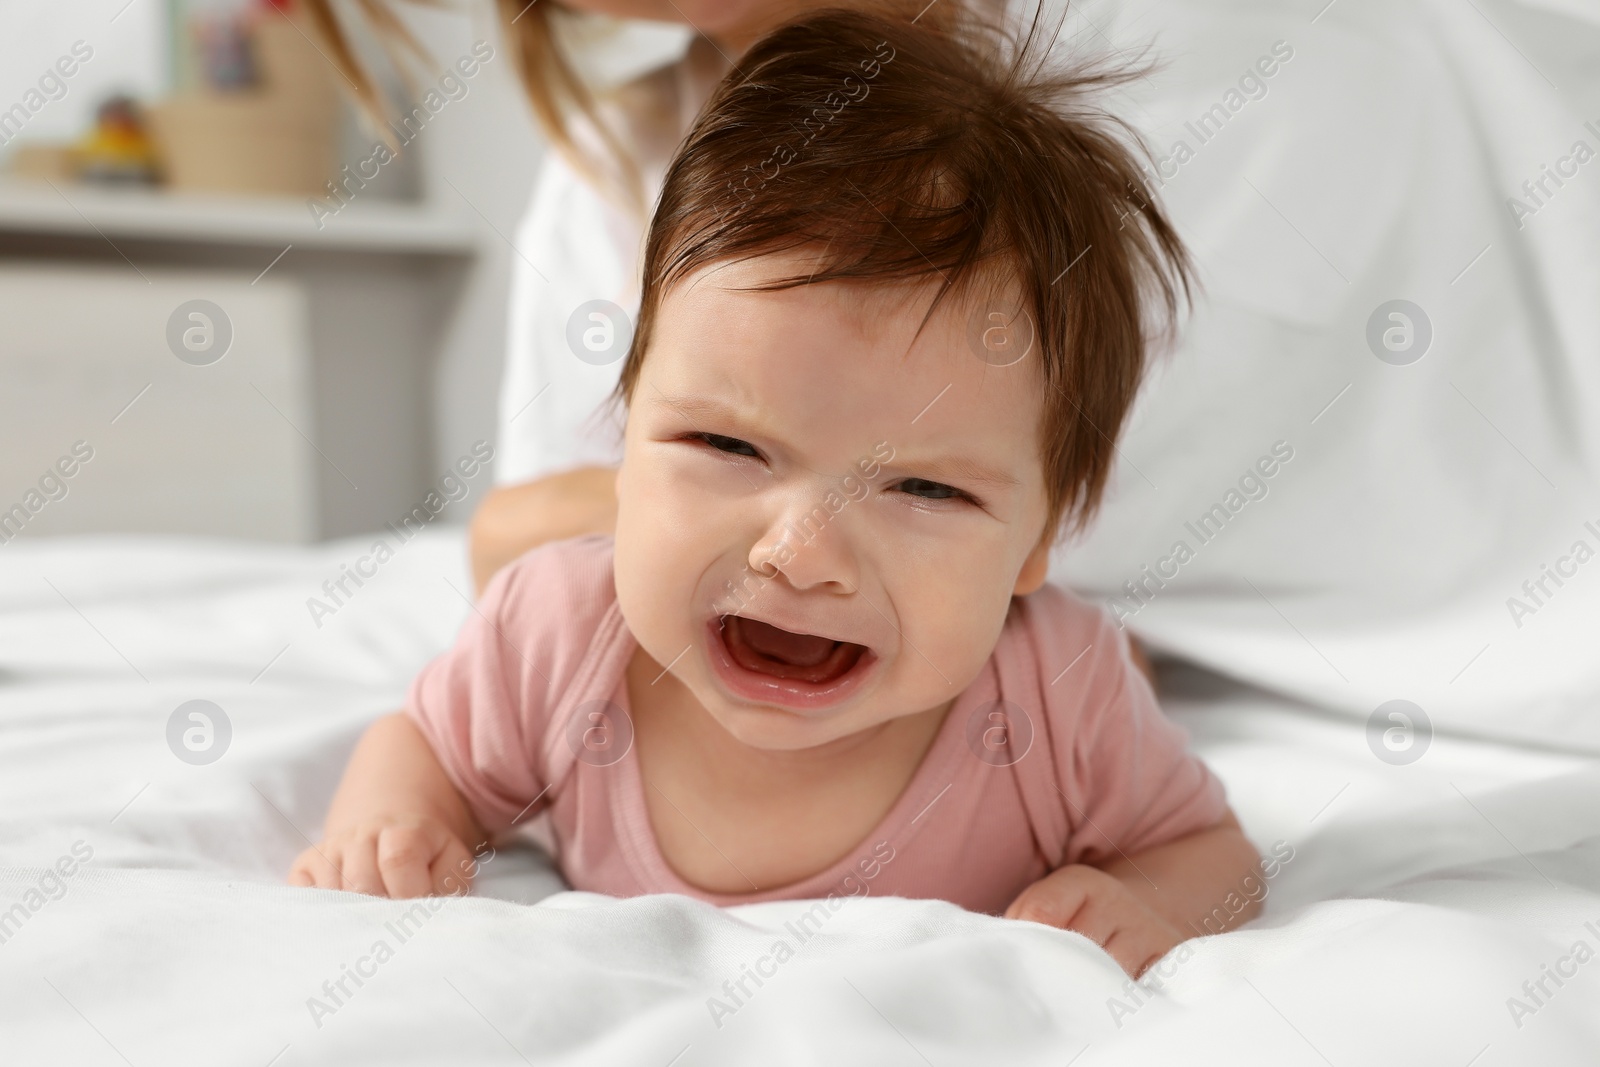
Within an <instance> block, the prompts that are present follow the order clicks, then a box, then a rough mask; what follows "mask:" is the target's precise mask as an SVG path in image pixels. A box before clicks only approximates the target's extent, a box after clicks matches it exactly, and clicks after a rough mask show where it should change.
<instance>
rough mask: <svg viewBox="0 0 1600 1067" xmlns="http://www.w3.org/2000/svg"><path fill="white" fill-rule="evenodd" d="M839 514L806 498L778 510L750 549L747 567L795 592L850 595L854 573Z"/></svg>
mask: <svg viewBox="0 0 1600 1067" xmlns="http://www.w3.org/2000/svg"><path fill="white" fill-rule="evenodd" d="M836 495H837V494H836ZM848 506H849V501H848V500H846V502H845V507H848ZM843 510H844V509H843V508H841V509H840V510H839V511H834V510H832V509H830V508H829V507H828V506H827V505H826V504H825V503H823V502H822V501H821V500H816V499H809V498H808V499H805V500H801V501H797V502H796V503H795V504H794V505H792V506H790V507H786V508H784V509H783V510H782V511H781V512H780V513H779V514H778V515H777V516H775V518H774V520H773V521H772V523H771V524H770V525H769V526H768V527H767V530H766V533H765V534H763V535H762V537H761V539H760V540H759V541H757V542H756V543H755V544H754V545H752V546H751V549H750V566H751V567H752V568H753V569H755V570H756V572H757V573H759V574H763V575H766V576H768V577H775V576H776V575H777V574H782V575H783V576H784V579H785V580H786V581H787V582H788V583H789V584H790V585H791V586H793V587H794V588H795V589H814V590H824V591H832V592H839V593H853V592H855V591H856V589H857V588H858V587H859V586H860V584H861V583H860V574H859V570H858V565H857V561H856V556H855V552H854V551H853V550H852V547H851V544H850V538H849V537H848V536H846V532H845V529H844V526H845V524H844V523H843V521H842V519H843V515H842V512H843Z"/></svg>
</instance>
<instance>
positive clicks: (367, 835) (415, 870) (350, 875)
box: [289, 815, 477, 898]
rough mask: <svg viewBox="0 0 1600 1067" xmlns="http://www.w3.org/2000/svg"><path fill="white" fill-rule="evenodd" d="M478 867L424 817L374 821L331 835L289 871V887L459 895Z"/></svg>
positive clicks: (380, 893)
mask: <svg viewBox="0 0 1600 1067" xmlns="http://www.w3.org/2000/svg"><path fill="white" fill-rule="evenodd" d="M476 869H477V863H476V862H475V861H474V859H473V856H472V852H471V851H470V850H469V849H468V848H467V846H466V845H465V844H463V843H462V841H461V839H460V838H459V837H457V836H456V835H455V834H454V833H453V832H451V830H450V828H449V827H448V826H446V825H445V824H444V823H443V822H441V821H440V820H438V819H434V818H431V817H429V816H426V815H403V816H378V817H375V818H371V819H367V820H365V821H363V822H361V823H359V824H357V825H355V826H353V827H350V828H348V829H344V830H339V831H335V832H333V833H331V834H329V835H328V836H327V837H326V838H324V839H323V841H322V842H321V844H318V845H315V846H313V847H312V848H308V849H306V850H305V851H304V852H302V853H300V855H299V856H298V857H297V858H296V859H295V861H294V865H293V866H292V867H290V868H289V884H290V885H297V886H316V887H317V888H319V889H346V890H353V891H355V892H357V893H369V894H371V895H373V896H379V897H395V898H401V897H426V896H444V895H447V894H462V893H465V892H466V891H467V889H468V888H469V887H470V886H471V884H472V875H473V874H474V873H475V872H476Z"/></svg>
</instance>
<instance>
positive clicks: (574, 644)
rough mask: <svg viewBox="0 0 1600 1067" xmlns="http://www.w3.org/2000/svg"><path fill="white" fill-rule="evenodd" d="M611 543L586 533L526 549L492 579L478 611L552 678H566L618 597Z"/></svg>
mask: <svg viewBox="0 0 1600 1067" xmlns="http://www.w3.org/2000/svg"><path fill="white" fill-rule="evenodd" d="M612 545H613V540H612V538H611V536H610V535H609V534H587V535H585V536H582V537H574V538H569V539H567V540H565V541H551V542H548V543H546V544H543V545H540V546H538V547H537V548H533V549H530V550H529V551H527V552H525V553H523V554H522V555H521V556H518V557H517V558H516V559H515V560H512V561H511V562H510V563H508V564H506V565H505V566H504V567H503V568H501V569H500V570H499V571H498V572H497V573H496V574H495V576H494V577H493V578H492V579H490V581H489V585H488V587H487V588H486V589H485V590H484V593H483V599H482V601H481V602H480V604H479V610H480V611H482V612H483V613H484V615H485V616H487V617H488V619H489V620H490V621H491V622H492V623H493V624H494V626H495V628H496V629H497V630H498V631H499V633H500V636H501V637H502V638H503V639H504V640H506V641H507V642H509V643H510V644H511V646H512V647H513V648H514V649H517V650H519V651H520V652H521V653H522V654H523V655H526V656H529V657H530V658H532V659H535V660H537V661H539V662H540V665H541V671H542V672H544V673H547V674H548V676H549V677H550V678H552V679H553V678H555V677H558V676H570V675H571V672H572V670H573V669H575V668H576V665H577V663H578V662H579V661H581V660H582V658H583V656H584V654H585V653H586V652H587V651H588V650H589V649H590V648H591V647H592V646H593V644H594V641H595V639H596V637H597V636H598V631H599V630H600V628H601V626H602V624H603V623H604V621H605V619H606V615H607V613H608V612H609V611H610V610H611V608H612V606H613V605H614V604H615V603H616V600H617V591H616V584H615V582H614V581H613V578H612V569H611V556H612Z"/></svg>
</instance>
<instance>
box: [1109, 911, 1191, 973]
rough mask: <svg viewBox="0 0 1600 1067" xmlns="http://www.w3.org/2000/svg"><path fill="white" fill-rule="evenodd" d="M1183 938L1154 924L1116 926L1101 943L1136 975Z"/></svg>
mask: <svg viewBox="0 0 1600 1067" xmlns="http://www.w3.org/2000/svg"><path fill="white" fill-rule="evenodd" d="M1182 940H1183V938H1182V937H1181V936H1179V935H1178V934H1177V932H1176V931H1170V930H1168V929H1164V928H1163V927H1162V926H1158V925H1155V924H1132V925H1128V926H1119V927H1118V928H1117V929H1116V930H1115V931H1114V932H1113V933H1112V934H1111V936H1110V937H1109V938H1107V939H1106V941H1105V943H1104V945H1103V946H1102V947H1103V948H1104V949H1105V950H1106V952H1107V953H1108V954H1109V955H1110V956H1111V958H1112V959H1114V960H1116V961H1117V963H1118V964H1120V965H1121V966H1122V969H1123V970H1125V971H1127V972H1128V973H1129V974H1130V975H1132V976H1133V977H1135V978H1138V977H1139V976H1140V975H1142V974H1144V972H1145V971H1146V970H1147V969H1148V968H1149V967H1150V965H1151V964H1152V963H1155V962H1156V961H1157V960H1159V959H1160V958H1161V957H1162V956H1165V955H1166V954H1167V953H1168V952H1171V951H1172V950H1173V949H1174V948H1175V947H1176V946H1177V945H1178V944H1179V943H1180V942H1181V941H1182Z"/></svg>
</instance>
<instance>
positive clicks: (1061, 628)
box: [995, 584, 1138, 713]
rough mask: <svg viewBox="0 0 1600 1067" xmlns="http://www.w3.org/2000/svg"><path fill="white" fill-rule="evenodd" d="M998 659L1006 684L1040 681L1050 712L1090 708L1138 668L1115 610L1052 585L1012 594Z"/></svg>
mask: <svg viewBox="0 0 1600 1067" xmlns="http://www.w3.org/2000/svg"><path fill="white" fill-rule="evenodd" d="M995 659H996V664H997V666H998V667H999V669H1000V670H1001V672H1002V673H1003V674H1006V675H1008V677H1007V679H1006V681H1007V682H1008V683H1009V684H1008V685H1007V686H1006V688H1008V689H1010V690H1011V691H1013V692H1022V693H1026V692H1030V691H1033V689H1034V684H1036V685H1037V693H1038V700H1039V703H1040V704H1041V705H1042V707H1041V710H1044V711H1046V712H1047V713H1049V712H1051V711H1054V712H1058V713H1059V712H1065V711H1068V710H1069V709H1072V710H1078V711H1088V710H1089V708H1088V707H1087V706H1086V705H1092V704H1098V703H1100V702H1103V701H1105V700H1106V699H1108V698H1109V699H1114V698H1115V695H1116V694H1118V693H1121V692H1123V691H1124V690H1125V687H1126V685H1127V683H1128V680H1129V677H1130V674H1137V673H1138V668H1137V667H1135V666H1134V663H1133V660H1132V657H1131V654H1130V652H1129V649H1128V635H1127V633H1126V632H1125V631H1124V630H1122V629H1121V628H1120V627H1119V626H1118V625H1117V623H1116V622H1115V621H1114V620H1113V619H1112V618H1111V615H1110V613H1109V612H1107V611H1106V610H1105V609H1104V608H1102V607H1100V606H1099V605H1096V604H1092V603H1089V602H1088V601H1086V600H1084V599H1082V598H1081V597H1079V596H1078V595H1077V594H1075V593H1073V592H1071V591H1070V590H1067V589H1063V588H1062V587H1060V586H1057V585H1053V584H1046V585H1043V586H1041V587H1040V588H1039V589H1038V590H1036V591H1035V592H1033V593H1029V594H1028V595H1027V596H1020V597H1013V598H1012V601H1011V610H1010V612H1009V614H1008V615H1007V616H1006V622H1005V626H1004V628H1003V629H1002V631H1001V635H1000V641H999V643H998V644H997V645H996V648H995ZM1030 683H1034V684H1030Z"/></svg>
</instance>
